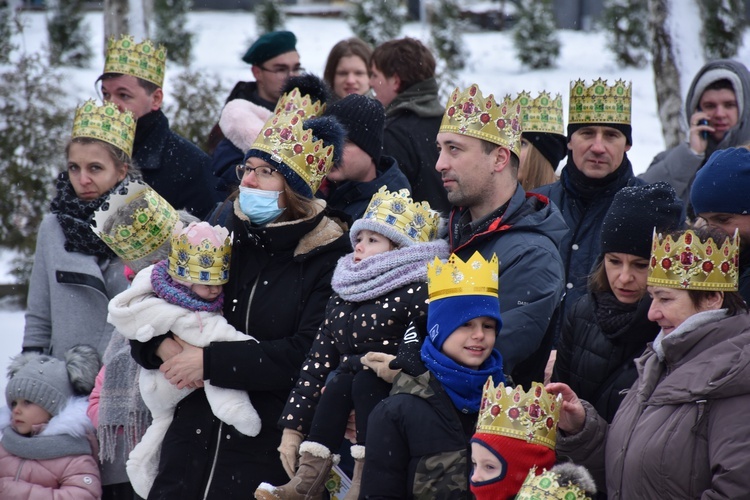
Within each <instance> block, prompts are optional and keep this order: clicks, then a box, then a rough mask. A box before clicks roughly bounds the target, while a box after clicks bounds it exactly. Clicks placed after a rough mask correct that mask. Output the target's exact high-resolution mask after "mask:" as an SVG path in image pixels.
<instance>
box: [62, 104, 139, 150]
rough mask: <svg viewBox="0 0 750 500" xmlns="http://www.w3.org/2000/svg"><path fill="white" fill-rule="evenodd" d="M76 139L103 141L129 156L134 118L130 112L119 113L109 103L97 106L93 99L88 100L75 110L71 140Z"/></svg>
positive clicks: (133, 135) (133, 137)
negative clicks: (87, 138) (84, 138)
mask: <svg viewBox="0 0 750 500" xmlns="http://www.w3.org/2000/svg"><path fill="white" fill-rule="evenodd" d="M76 137H91V138H92V139H98V140H100V141H104V142H106V143H109V144H112V145H113V146H115V147H117V148H119V149H121V150H122V151H123V152H125V153H126V154H127V155H128V156H130V155H131V154H132V153H133V140H134V139H135V117H134V116H133V113H131V112H130V111H125V112H124V113H121V112H120V110H118V109H117V106H115V105H114V104H112V103H111V102H105V103H104V104H103V105H102V106H97V104H96V102H94V100H93V99H89V100H88V101H86V102H85V103H83V105H81V106H80V107H78V108H77V109H76V114H75V118H74V119H73V135H72V138H73V139H75V138H76Z"/></svg>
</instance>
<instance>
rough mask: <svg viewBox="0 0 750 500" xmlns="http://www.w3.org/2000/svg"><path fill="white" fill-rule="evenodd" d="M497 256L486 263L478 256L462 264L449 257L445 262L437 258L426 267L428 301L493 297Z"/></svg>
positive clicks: (455, 257)
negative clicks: (477, 296)
mask: <svg viewBox="0 0 750 500" xmlns="http://www.w3.org/2000/svg"><path fill="white" fill-rule="evenodd" d="M497 273H498V260H497V255H495V254H492V258H491V259H490V261H489V262H487V261H486V260H485V259H484V257H482V254H480V253H479V252H474V255H472V256H471V258H469V260H467V261H466V262H464V261H462V260H461V258H460V257H459V256H457V255H456V254H451V256H450V257H448V261H447V262H443V261H441V260H440V259H438V258H437V257H435V260H434V261H433V262H431V263H430V262H428V263H427V289H428V291H429V295H430V301H433V300H439V299H445V298H447V297H456V296H459V295H488V296H490V297H497V286H498V277H497Z"/></svg>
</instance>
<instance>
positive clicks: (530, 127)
mask: <svg viewBox="0 0 750 500" xmlns="http://www.w3.org/2000/svg"><path fill="white" fill-rule="evenodd" d="M516 99H517V100H518V102H519V103H520V104H521V128H522V129H523V132H543V133H546V134H559V135H565V123H564V120H563V103H562V96H561V95H560V94H557V95H555V97H554V98H552V97H551V96H550V94H549V92H546V91H542V92H540V93H539V96H538V97H537V98H536V99H532V98H531V94H529V93H528V92H526V91H523V92H521V93H520V94H518V96H517V97H516Z"/></svg>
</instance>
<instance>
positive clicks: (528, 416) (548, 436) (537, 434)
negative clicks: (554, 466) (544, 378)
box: [477, 377, 562, 450]
mask: <svg viewBox="0 0 750 500" xmlns="http://www.w3.org/2000/svg"><path fill="white" fill-rule="evenodd" d="M561 406H562V396H561V395H557V396H554V395H552V394H550V393H548V392H547V391H546V390H545V389H544V385H543V384H540V383H539V382H534V383H532V384H531V388H530V389H529V391H528V392H526V391H524V390H523V387H521V386H520V385H519V386H516V387H515V388H512V387H506V386H505V384H503V383H500V384H498V385H497V386H495V385H494V383H493V381H492V377H489V378H488V379H487V382H485V384H484V392H483V394H482V403H481V405H480V406H479V418H478V420H477V432H478V433H485V434H497V435H500V436H506V437H511V438H515V439H521V440H523V441H526V442H528V443H533V444H539V445H543V446H546V447H548V448H550V449H552V450H554V449H555V443H556V440H557V422H558V420H559V418H560V407H561Z"/></svg>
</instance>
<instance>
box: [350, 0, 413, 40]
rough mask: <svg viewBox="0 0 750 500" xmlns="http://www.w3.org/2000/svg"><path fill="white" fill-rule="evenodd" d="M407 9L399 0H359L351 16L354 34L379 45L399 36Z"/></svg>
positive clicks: (355, 3) (351, 26)
mask: <svg viewBox="0 0 750 500" xmlns="http://www.w3.org/2000/svg"><path fill="white" fill-rule="evenodd" d="M405 17H406V9H405V8H404V6H403V5H402V4H401V2H400V1H399V0H357V1H356V2H354V9H353V11H352V13H351V15H350V16H349V27H350V28H351V29H352V31H353V32H354V34H355V35H356V36H358V37H359V38H361V39H362V40H364V41H365V42H367V43H369V44H370V45H371V46H373V47H377V46H378V45H380V44H381V43H383V42H387V41H388V40H392V39H394V38H396V37H398V36H399V34H400V33H401V27H402V26H403V24H404V18H405Z"/></svg>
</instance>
